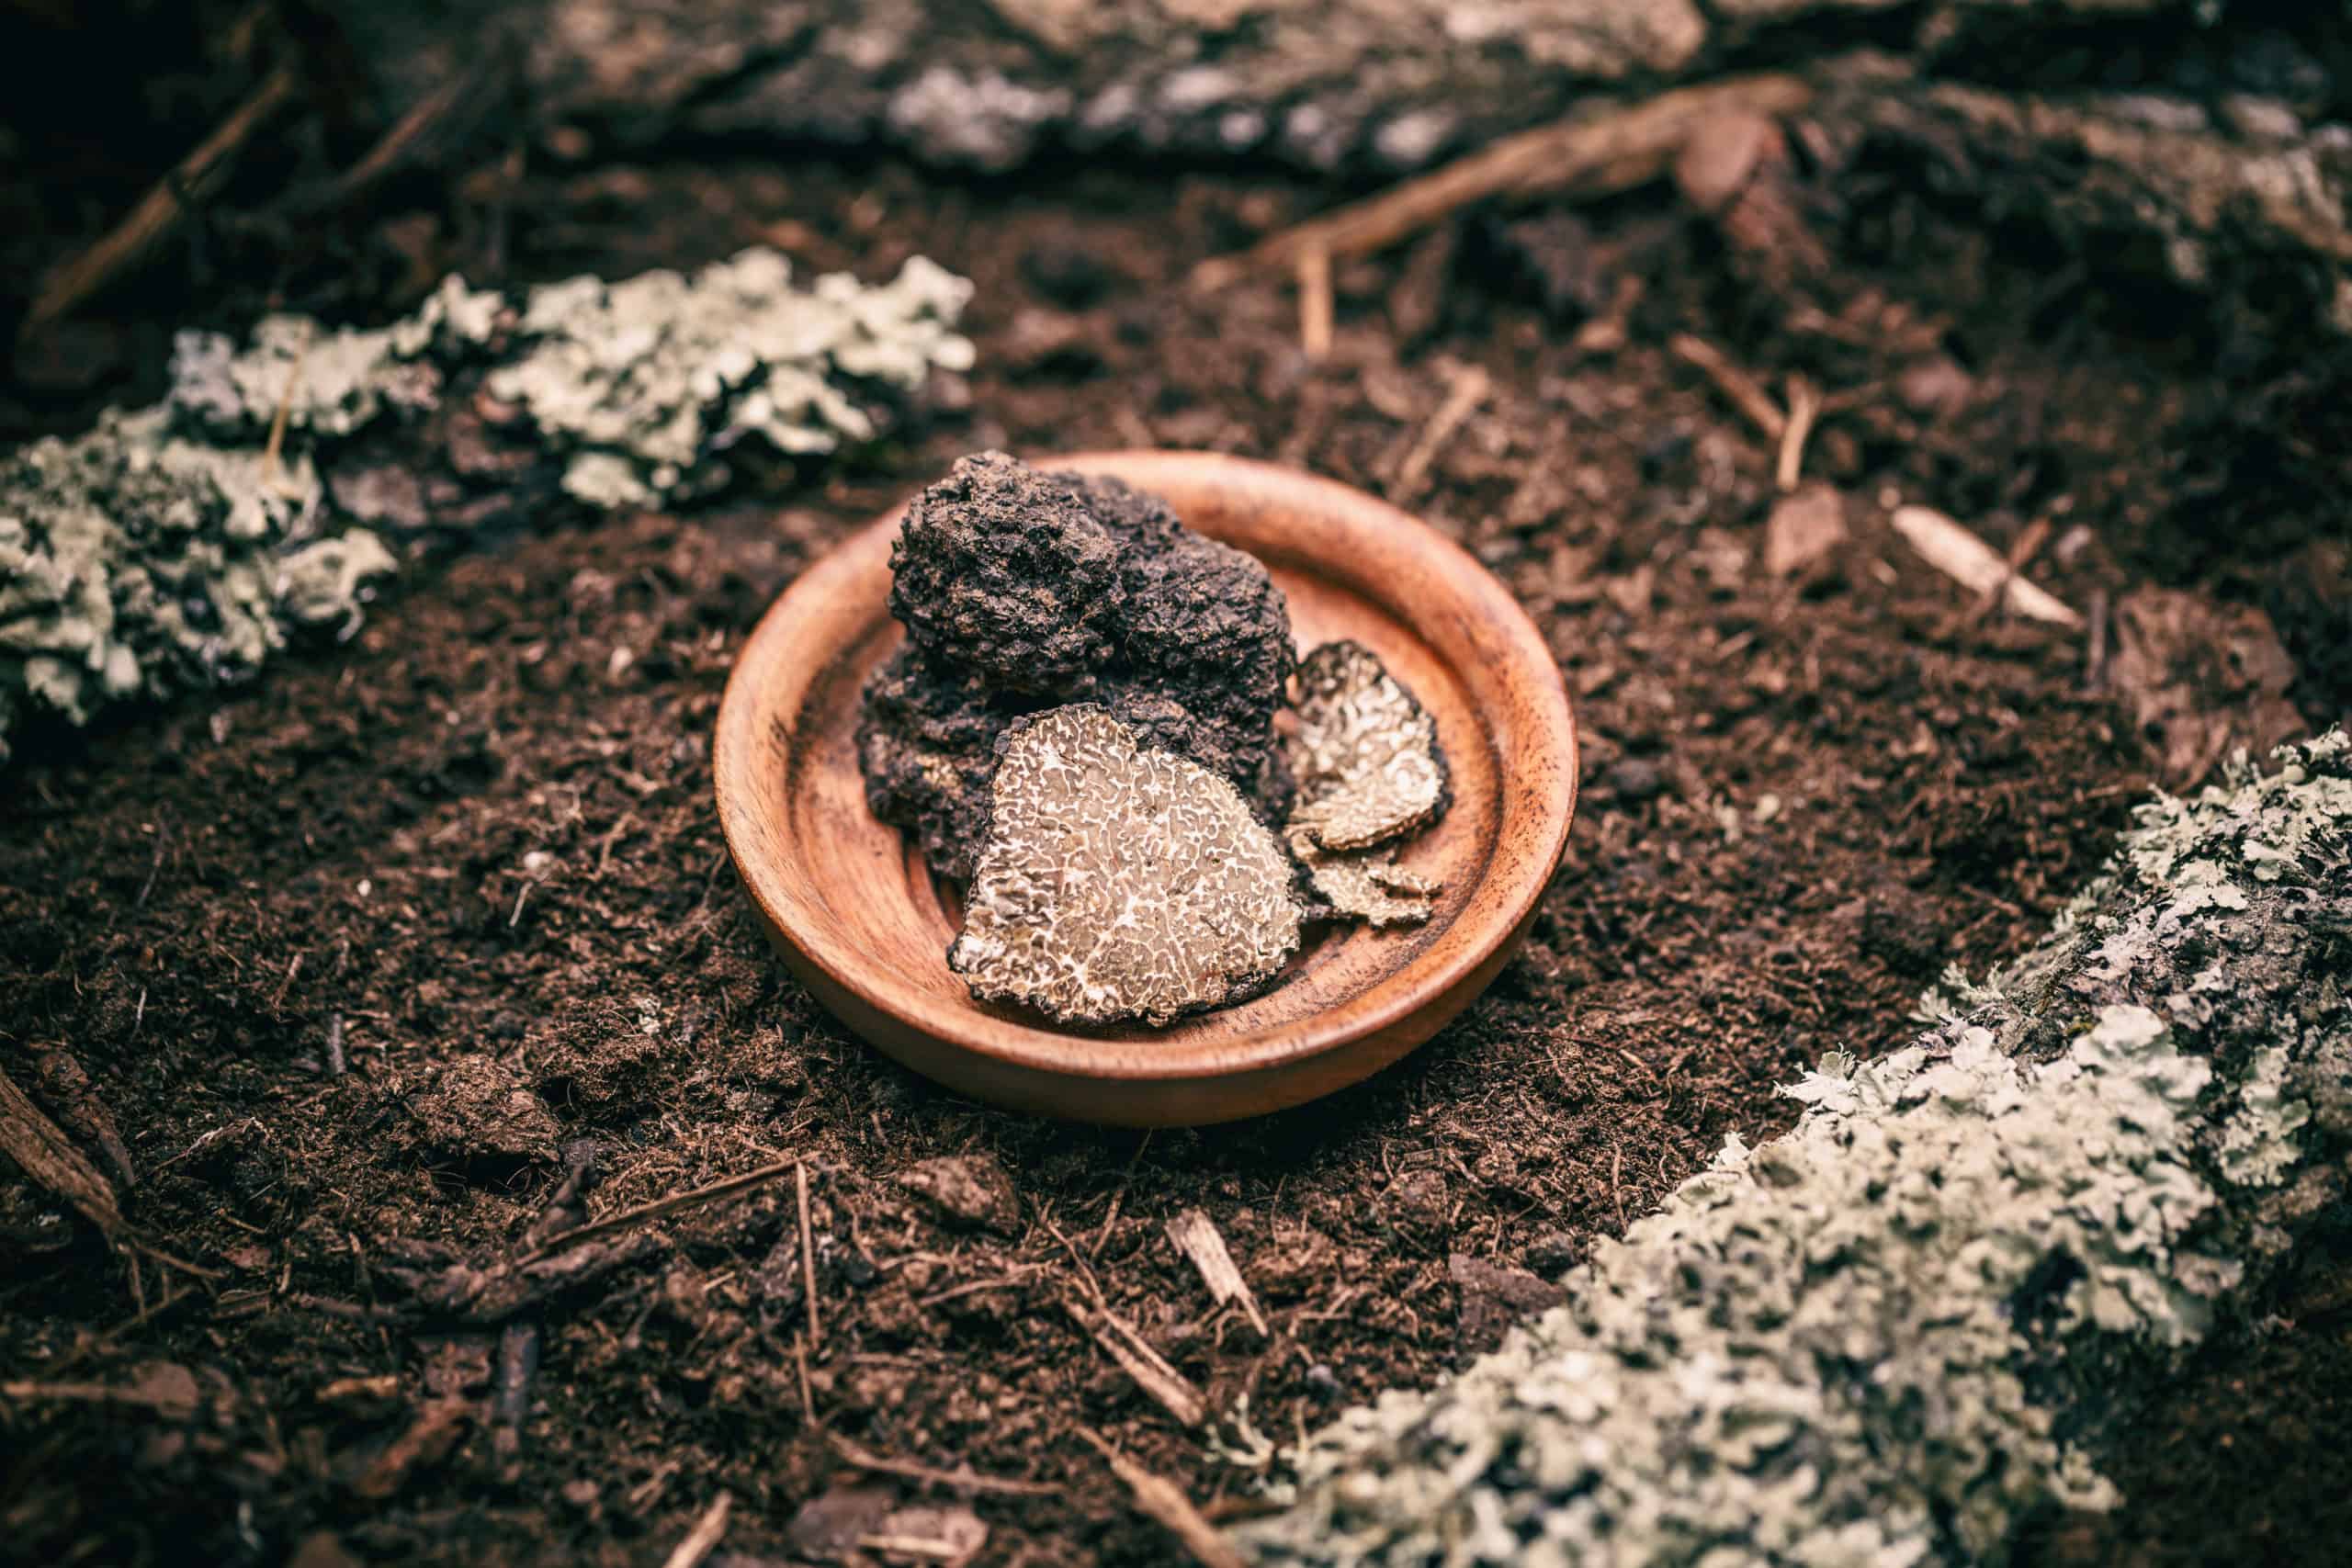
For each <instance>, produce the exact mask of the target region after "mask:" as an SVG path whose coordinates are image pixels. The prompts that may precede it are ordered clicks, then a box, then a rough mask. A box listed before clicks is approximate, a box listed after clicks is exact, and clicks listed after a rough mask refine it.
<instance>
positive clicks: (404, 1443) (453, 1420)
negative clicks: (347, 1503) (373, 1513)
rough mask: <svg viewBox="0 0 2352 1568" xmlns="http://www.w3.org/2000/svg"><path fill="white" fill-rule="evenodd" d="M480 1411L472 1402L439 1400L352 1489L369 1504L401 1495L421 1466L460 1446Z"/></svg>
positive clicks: (387, 1448)
mask: <svg viewBox="0 0 2352 1568" xmlns="http://www.w3.org/2000/svg"><path fill="white" fill-rule="evenodd" d="M477 1414H478V1410H477V1408H476V1406H475V1404H474V1403H473V1402H472V1401H471V1400H469V1399H439V1400H435V1401H434V1402H433V1403H432V1404H428V1405H426V1406H425V1407H424V1409H422V1410H420V1411H418V1412H417V1413H416V1418H415V1419H414V1420H413V1421H411V1422H410V1423H409V1427H408V1430H407V1431H405V1432H402V1433H401V1435H400V1436H399V1437H397V1438H393V1439H392V1440H391V1441H390V1443H387V1444H386V1445H385V1446H384V1451H383V1452H382V1453H379V1454H378V1455H377V1456H376V1459H375V1462H373V1463H372V1464H370V1465H368V1468H367V1469H366V1470H365V1471H363V1472H360V1476H359V1479H358V1480H356V1481H355V1482H353V1483H351V1490H352V1491H353V1492H354V1493H356V1495H359V1496H361V1497H365V1498H367V1499H368V1501H369V1502H373V1503H380V1502H383V1501H384V1500H385V1499H386V1498H389V1497H392V1496H394V1495H398V1494H399V1492H400V1489H401V1487H402V1486H403V1485H405V1484H407V1483H408V1478H409V1476H410V1474H411V1473H412V1472H414V1471H415V1470H416V1469H417V1467H419V1466H420V1465H429V1464H434V1463H437V1462H438V1461H440V1460H442V1459H443V1458H444V1457H446V1456H447V1454H448V1452H449V1450H451V1449H454V1448H456V1447H457V1446H458V1436H459V1434H461V1433H463V1432H464V1431H465V1429H466V1423H467V1422H469V1421H470V1420H472V1419H473V1418H474V1416H476V1415H477Z"/></svg>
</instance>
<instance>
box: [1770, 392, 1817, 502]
mask: <svg viewBox="0 0 2352 1568" xmlns="http://www.w3.org/2000/svg"><path fill="white" fill-rule="evenodd" d="M1788 393H1789V423H1788V427H1787V428H1786V429H1784V430H1782V431H1781V463H1780V468H1779V471H1778V472H1777V473H1776V474H1775V475H1774V476H1773V479H1774V480H1775V482H1776V483H1778V484H1779V485H1780V487H1781V494H1782V495H1787V494H1789V493H1791V492H1792V491H1794V490H1795V489H1796V488H1797V484H1798V482H1799V481H1800V480H1802V479H1804V444H1805V442H1806V441H1807V440H1808V439H1809V438H1810V437H1811V436H1812V434H1813V422H1814V421H1815V420H1816V419H1818V418H1820V417H1821V394H1820V393H1819V392H1817V391H1815V389H1814V385H1813V383H1812V382H1811V381H1809V380H1807V379H1806V378H1804V377H1803V376H1800V375H1798V374H1797V373H1796V372H1794V371H1791V372H1790V373H1789V378H1788Z"/></svg>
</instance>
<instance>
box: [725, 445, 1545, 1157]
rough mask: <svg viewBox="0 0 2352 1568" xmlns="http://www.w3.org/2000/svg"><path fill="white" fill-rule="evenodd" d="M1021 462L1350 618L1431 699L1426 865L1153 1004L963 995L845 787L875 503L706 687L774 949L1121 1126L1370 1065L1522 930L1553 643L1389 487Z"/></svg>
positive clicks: (1158, 463)
mask: <svg viewBox="0 0 2352 1568" xmlns="http://www.w3.org/2000/svg"><path fill="white" fill-rule="evenodd" d="M1039 466H1040V467H1042V468H1080V469H1084V470H1087V471H1089V472H1092V473H1103V474H1115V475H1117V476H1118V477H1120V478H1122V479H1125V480H1127V481H1128V482H1129V483H1131V484H1133V485H1135V486H1136V487H1137V488H1139V489H1143V490H1148V491H1154V492H1156V493H1157V494H1159V495H1160V496H1163V497H1165V498H1166V499H1167V501H1168V502H1169V503H1170V505H1171V506H1173V507H1174V508H1175V510H1176V513H1177V515H1179V516H1180V517H1182V519H1183V520H1184V521H1185V522H1186V523H1188V524H1190V525H1192V526H1193V527H1194V528H1197V529H1199V530H1200V531H1201V532H1202V533H1204V534H1207V535H1209V536H1211V537H1213V538H1218V539H1222V540H1224V541H1225V542H1226V543H1227V544H1229V545H1232V546H1235V547H1238V548H1239V549H1243V550H1247V551H1249V552H1250V554H1251V555H1253V556H1256V557H1257V558H1259V559H1260V560H1261V561H1263V562H1265V564H1266V567H1267V569H1268V570H1270V571H1272V574H1273V578H1274V581H1275V582H1276V583H1277V584H1278V585H1279V586H1280V587H1281V589H1282V590H1283V593H1284V594H1285V595H1286V596H1287V597H1288V599H1289V601H1290V616H1291V627H1292V630H1293V632H1294V634H1295V637H1296V638H1297V640H1298V643H1299V645H1300V647H1301V648H1302V649H1307V648H1312V647H1314V646H1315V645H1316V644H1317V643H1321V642H1326V641H1329V640H1330V639H1331V638H1333V637H1354V638H1356V639H1358V640H1359V641H1362V642H1363V643H1365V644H1367V645H1368V646H1370V647H1371V648H1372V649H1374V650H1375V651H1377V652H1378V653H1379V655H1380V657H1381V658H1382V659H1383V660H1385V661H1386V663H1387V665H1388V668H1389V669H1390V671H1393V672H1394V673H1395V674H1396V675H1397V677H1398V678H1399V679H1401V680H1403V681H1404V682H1405V683H1406V684H1408V686H1410V687H1411V688H1412V689H1413V691H1414V692H1415V694H1418V695H1419V698H1420V700H1421V702H1422V703H1423V704H1424V705H1426V706H1428V707H1429V708H1430V711H1431V712H1432V713H1433V714H1434V715H1435V716H1436V717H1437V724H1438V737H1439V739H1440V741H1441V743H1442V745H1443V746H1444V748H1445V752H1446V757H1447V760H1448V761H1449V762H1450V763H1451V764H1452V767H1453V807H1452V809H1450V810H1449V811H1448V812H1447V813H1446V816H1445V819H1444V821H1443V822H1442V823H1441V824H1440V825H1439V826H1438V827H1437V828H1436V829H1433V830H1431V831H1430V832H1427V833H1424V834H1423V835H1421V837H1420V838H1419V839H1418V840H1414V841H1413V842H1412V843H1411V844H1410V845H1409V847H1408V849H1407V850H1406V851H1405V852H1404V853H1403V855H1402V857H1401V858H1402V860H1403V862H1404V863H1405V864H1407V865H1408V866H1410V867H1412V868H1413V869H1415V870H1417V871H1423V872H1428V873H1430V874H1435V875H1437V876H1439V877H1441V878H1442V879H1443V881H1444V885H1445V887H1444V892H1443V893H1442V895H1441V896H1440V897H1439V900H1438V910H1437V915H1436V918H1435V919H1431V920H1430V921H1429V922H1428V924H1426V925H1424V926H1421V927H1419V928H1407V929H1404V930H1399V931H1378V932H1375V931H1367V930H1363V929H1361V928H1337V929H1324V930H1321V931H1320V934H1317V933H1316V932H1313V931H1311V932H1310V934H1309V937H1308V941H1307V944H1306V947H1305V949H1304V950H1303V951H1302V952H1301V953H1300V954H1299V955H1298V956H1297V957H1296V958H1295V959H1294V960H1293V961H1292V964H1291V966H1290V968H1289V970H1288V971H1287V972H1286V973H1285V974H1284V976H1283V979H1282V981H1281V982H1280V983H1279V984H1278V985H1277V986H1275V987H1274V988H1273V989H1272V990H1271V991H1269V992H1268V993H1267V994H1265V995H1264V996H1261V997H1260V998H1257V999H1255V1000H1254V1001H1250V1002H1247V1003H1244V1004H1243V1005H1241V1006H1239V1007H1234V1008H1227V1009H1224V1010H1219V1011H1216V1012H1209V1013H1203V1014H1200V1015H1198V1016H1196V1017H1193V1018H1190V1019H1186V1020H1184V1021H1181V1022H1179V1023H1177V1024H1175V1025H1174V1026H1172V1027H1170V1028H1167V1029H1158V1030H1155V1029H1146V1028H1141V1027H1127V1028H1119V1029H1103V1030H1069V1029H1061V1028H1057V1027H1055V1026H1053V1025H1051V1024H1048V1023H1046V1022H1045V1021H1042V1020H1037V1019H1035V1018H1032V1017H1030V1016H1028V1015H1026V1014H1023V1013H1020V1012H1018V1011H1015V1010H1011V1009H1006V1008H1000V1007H994V1006H988V1005H983V1004H981V1003H978V1002H975V1001H973V1000H972V998H971V997H970V995H969V994H968V993H967V991H966V990H965V988H964V982H963V981H962V980H961V979H960V978H958V977H957V976H956V975H955V974H954V973H952V972H951V971H950V970H949V969H948V967H947V962H946V950H947V945H948V943H949V942H950V941H951V940H952V939H953V938H954V936H955V933H956V925H957V919H956V916H955V914H954V911H953V908H952V903H951V902H947V901H943V898H942V897H941V894H940V892H939V890H938V889H936V888H935V887H934V886H933V881H932V878H931V875H930V874H929V872H928V871H927V870H926V869H925V867H924V865H923V863H922V857H921V856H920V855H919V854H918V853H917V852H915V851H914V850H913V849H912V848H911V847H910V845H909V844H907V843H906V842H904V841H902V840H901V839H900V836H899V830H898V829H895V828H892V827H890V826H888V824H886V823H883V822H880V821H877V820H876V818H874V816H873V815H872V814H871V813H870V812H869V811H868V810H867V809H866V806H865V784H864V781H863V780H862V778H861V776H860V774H859V772H858V765H857V753H856V747H855V743H854V731H855V729H856V724H857V699H858V692H859V688H860V686H861V685H862V683H863V682H865V677H866V675H867V673H868V672H869V671H872V670H873V668H874V667H875V666H876V664H878V663H880V662H881V661H882V660H883V659H884V658H886V657H887V656H888V654H889V653H890V652H891V651H892V649H895V648H896V647H897V646H898V643H899V637H900V635H901V634H900V631H899V626H898V623H897V622H895V621H893V620H892V619H891V618H890V612H889V608H888V595H889V591H890V545H891V541H892V540H893V539H894V538H895V537H896V536H897V534H898V528H899V515H898V513H892V514H890V515H889V516H888V517H885V518H882V519H880V520H879V521H877V522H876V523H875V524H874V525H872V526H870V527H868V528H866V529H865V530H864V531H863V532H861V533H859V534H857V535H856V536H854V537H853V538H851V539H849V540H848V541H847V542H846V543H844V544H842V546H841V547H839V548H837V549H835V550H834V551H833V552H832V553H831V554H830V555H828V556H827V557H826V558H824V559H822V560H821V561H820V562H818V563H817V564H816V565H815V566H814V567H812V568H810V569H809V570H808V571H806V572H804V573H803V574H802V575H801V577H800V578H799V580H798V581H796V582H795V583H794V584H793V585H792V587H791V588H790V589H789V590H788V591H787V592H786V593H785V594H784V596H783V597H782V598H780V599H778V600H777V601H776V602H775V604H774V605H773V606H772V607H771V608H770V609H769V611H768V613H767V615H765V616H764V617H763V618H762V620H761V621H760V624H759V626H758V627H757V628H756V629H755V630H754V631H753V632H752V637H751V640H750V641H749V642H747V643H745V644H744V647H743V651H742V653H741V656H740V657H739V658H738V659H737V660H736V662H735V669H734V672H733V673H732V675H731V676H729V680H728V682H727V693H726V695H725V697H724V698H723V700H722V701H721V703H720V705H719V710H718V737H717V741H716V746H715V755H714V772H715V773H716V776H717V783H718V815H719V820H720V823H721V825H722V826H723V828H724V829H725V831H726V834H727V844H728V848H729V852H731V853H732V854H733V855H734V858H735V866H736V869H737V870H738V871H739V872H740V873H741V875H742V878H743V884H744V886H746V887H747V888H748V889H750V891H751V895H752V902H753V903H754V904H756V905H757V906H758V908H759V912H760V917H761V919H762V920H763V922H764V923H765V925H766V927H767V931H768V934H769V936H770V937H771V938H772V939H773V940H774V942H775V945H776V948H777V950H778V951H779V952H780V953H783V955H784V958H785V961H786V963H787V964H790V965H791V967H792V970H793V972H794V973H795V974H797V975H798V976H800V978H801V980H802V981H803V982H804V983H805V984H807V986H808V987H809V989H810V990H811V991H812V992H814V993H815V994H816V996H817V998H818V999H819V1000H820V1001H822V1002H823V1003H824V1004H825V1006H826V1007H828V1008H830V1009H831V1010H832V1011H833V1013H834V1014H835V1015H836V1016H837V1017H839V1018H840V1019H841V1020H842V1021H843V1022H845V1023H847V1024H848V1025H849V1026H850V1027H851V1028H852V1029H854V1030H855V1031H856V1032H858V1033H859V1034H860V1035H862V1036H864V1037H865V1039H866V1040H868V1041H870V1042H871V1043H873V1044H875V1045H876V1046H878V1047H879V1048H880V1049H881V1050H883V1051H884V1052H886V1053H887V1054H888V1055H891V1056H893V1057H895V1058H896V1059H898V1060H899V1061H900V1062H902V1063H904V1064H906V1065H907V1066H910V1067H912V1068H913V1069H914V1070H915V1071H917V1072H920V1073H923V1074H927V1075H928V1076H930V1077H933V1078H936V1079H938V1080H940V1081H941V1082H943V1083H945V1084H948V1085H950V1086H951V1087H953V1088H955V1089H960V1090H962V1091H964V1092H965V1093H967V1094H971V1095H974V1096H976V1097H978V1098H979V1099H982V1100H993V1101H995V1102H996V1103H998V1104H1001V1105H1009V1106H1014V1107H1018V1108H1020V1109H1023V1110H1029V1111H1047V1112H1051V1113H1054V1114H1057V1115H1063V1116H1071V1117H1078V1118H1081V1119H1084V1120H1088V1121H1094V1122H1114V1123H1120V1124H1124V1125H1127V1126H1166V1125H1184V1124H1197V1123H1202V1122H1224V1121H1229V1120H1232V1119H1234V1118H1236V1117H1241V1116H1250V1115H1256V1114H1258V1113H1260V1112H1262V1111H1276V1110H1280V1109H1282V1108H1283V1107H1284V1106H1290V1105H1296V1104H1298V1103H1299V1102H1300V1101H1302V1100H1311V1099H1313V1098H1315V1097H1316V1096H1317V1095H1320V1094H1327V1093H1329V1092H1330V1091H1331V1090H1333V1089H1339V1088H1340V1087H1342V1086H1344V1085H1347V1084H1351V1083H1353V1082H1355V1081H1356V1080H1357V1079H1359V1078H1362V1077H1366V1076H1367V1075H1369V1074H1371V1073H1374V1072H1376V1071H1378V1070H1379V1069H1380V1068H1382V1067H1384V1066H1387V1065H1388V1064H1389V1063H1391V1062H1393V1061H1395V1060H1396V1059H1397V1057H1399V1056H1401V1055H1404V1054H1405V1053H1406V1052H1408V1051H1409V1050H1411V1049H1412V1048H1413V1047H1414V1046H1416V1045H1419V1043H1421V1042H1423V1041H1424V1040H1427V1039H1428V1038H1429V1037H1430V1035H1432V1034H1434V1033H1436V1032H1438V1031H1439V1030H1440V1029H1442V1027H1444V1026H1445V1024H1446V1023H1447V1022H1448V1021H1451V1020H1452V1019H1453V1017H1454V1015H1455V1014H1457V1013H1459V1012H1460V1011H1461V1010H1463V1009H1464V1007H1466V1006H1468V1005H1469V1003H1470V1000H1471V998H1474V997H1476V995H1477V994H1478V992H1479V991H1480V990H1482V989H1483V988H1485V987H1486V986H1487V982H1488V981H1490V980H1492V979H1493V978H1494V976H1495V974H1496V972H1497V971H1498V969H1500V968H1501V967H1502V964H1503V961H1504V960H1505V959H1506V958H1508V957H1509V956H1510V952H1511V950H1512V949H1513V948H1514V947H1515V946H1516V945H1517V944H1518V942H1519V939H1520V937H1521V934H1522V933H1523V932H1524V931H1525V930H1526V926H1527V922H1528V920H1529V919H1530V917H1531V916H1532V914H1533V913H1534V910H1535V906H1536V901H1537V899H1538V898H1540V897H1542V895H1543V892H1544V886H1545V884H1547V883H1548V882H1550V881H1551V879H1552V875H1553V873H1554V872H1555V870H1557V869H1558V866H1559V862H1560V854H1561V852H1562V850H1563V848H1564V847H1565V845H1566V841H1567V833H1568V821H1569V818H1570V816H1571V814H1572V813H1573V811H1574V809H1575V804H1576V781H1577V745H1576V726H1575V721H1574V720H1573V718H1572V717H1571V716H1570V715H1569V711H1568V701H1567V694H1566V691H1565V690H1564V689H1563V687H1562V685H1561V683H1560V674H1559V671H1558V669H1557V667H1556V666H1555V664H1554V663H1553V660H1552V656H1551V653H1550V652H1549V650H1548V649H1546V648H1545V647H1544V639H1543V637H1541V636H1539V635H1538V634H1537V632H1536V630H1535V627H1534V626H1532V624H1531V623H1530V622H1529V621H1528V619H1527V616H1526V615H1525V614H1523V613H1522V612H1521V610H1520V608H1519V606H1518V604H1515V603H1514V602H1513V601H1512V599H1511V597H1510V594H1509V593H1508V592H1505V591H1504V589H1503V587H1502V585H1501V584H1500V583H1498V582H1497V581H1495V579H1494V578H1493V577H1492V576H1491V575H1489V574H1488V573H1487V571H1486V570H1485V569H1484V568H1482V567H1480V566H1479V565H1478V564H1477V562H1476V561H1475V560H1473V559H1472V558H1470V557H1469V556H1467V555H1465V554H1464V552H1463V551H1462V550H1461V549H1459V548H1458V547H1455V546H1454V545H1453V544H1452V543H1451V542H1450V541H1448V540H1446V539H1445V538H1443V537H1442V536H1440V535H1438V534H1437V533H1435V532H1434V531H1432V530H1431V529H1430V528H1429V527H1427V526H1425V525H1422V524H1420V523H1418V522H1416V521H1415V520H1414V519H1412V518H1411V517H1408V516H1407V515H1406V514H1405V513H1402V512H1399V511H1397V509H1396V508H1394V507H1391V506H1388V505H1386V504H1385V503H1384V502H1378V501H1375V500H1374V499H1373V498H1371V497H1370V496H1367V495H1364V494H1363V493H1361V492H1359V491H1352V490H1350V489H1348V488H1346V487H1345V486H1342V485H1339V484H1335V483H1333V482H1331V481H1330V480H1328V479H1316V478H1313V477H1311V476H1309V475H1306V474H1302V473H1296V472H1293V471H1291V470H1289V469H1284V468H1273V467H1270V466H1268V465H1266V464H1263V463H1253V462H1247V461H1244V460H1241V459H1239V458H1234V457H1216V456H1211V455H1205V454H1196V453H1179V452H1114V453H1091V454H1087V455H1084V456H1080V457H1056V458H1050V459H1044V460H1041V461H1040V463H1039Z"/></svg>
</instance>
